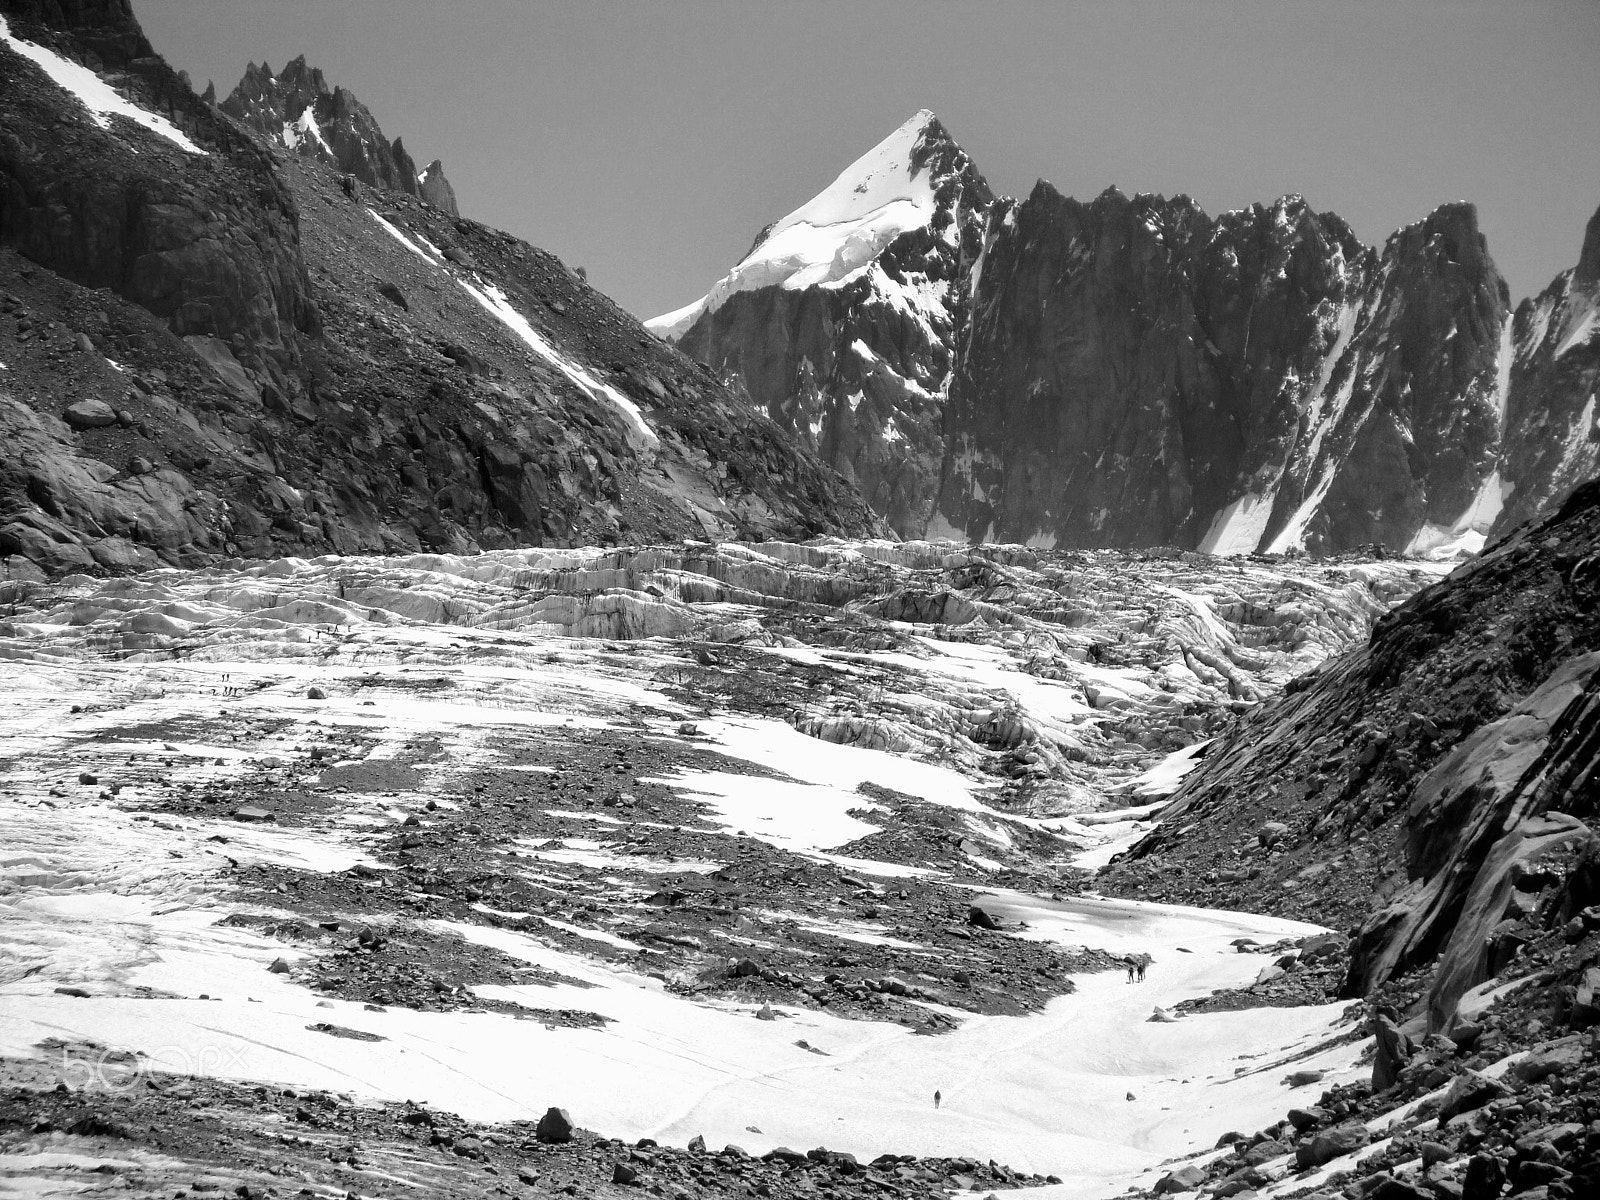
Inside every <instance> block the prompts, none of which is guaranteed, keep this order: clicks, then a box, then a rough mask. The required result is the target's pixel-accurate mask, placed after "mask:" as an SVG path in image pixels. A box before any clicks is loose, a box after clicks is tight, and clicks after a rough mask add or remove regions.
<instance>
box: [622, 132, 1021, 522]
mask: <svg viewBox="0 0 1600 1200" xmlns="http://www.w3.org/2000/svg"><path fill="white" fill-rule="evenodd" d="M993 199H994V197H993V194H992V193H991V192H990V191H989V186H988V184H987V183H985V182H984V180H983V177H982V176H981V175H979V174H978V171H977V169H976V167H975V166H974V165H973V163H972V160H971V159H970V158H969V157H968V156H967V154H966V152H965V151H963V150H962V149H961V148H960V147H959V146H958V145H956V143H955V141H954V140H953V139H952V138H951V137H950V135H949V133H948V132H947V131H946V130H945V128H944V126H943V125H942V124H940V122H939V120H938V118H936V117H935V116H934V115H933V114H932V113H930V112H926V111H924V112H920V113H918V114H917V115H916V116H914V117H913V118H912V119H911V120H910V121H908V122H906V123H905V124H904V125H902V126H901V127H900V128H899V129H897V130H896V131H895V132H894V133H892V134H890V135H889V137H888V138H886V139H885V140H884V141H883V142H881V143H879V144H878V145H877V146H875V147H874V148H873V149H871V150H869V151H868V152H867V153H866V154H864V155H863V156H862V157H861V158H860V159H859V160H857V161H856V162H855V163H853V164H852V165H851V166H850V167H849V168H847V169H846V170H845V171H844V172H843V173H842V174H841V175H840V176H839V178H838V179H836V180H835V181H834V182H833V183H832V184H831V185H830V186H829V187H828V188H827V189H826V190H825V191H824V192H822V193H821V194H820V195H819V196H817V197H816V198H815V199H813V200H812V201H811V202H810V203H808V204H806V205H805V206H803V207H802V208H800V209H797V210H796V211H795V212H793V213H790V214H789V215H788V216H787V217H785V218H784V219H783V220H781V221H779V222H776V223H775V224H774V225H772V226H770V227H769V228H768V229H766V230H764V231H763V232H762V235H761V236H760V237H759V238H757V240H756V244H755V246H753V247H752V248H751V250H750V253H749V254H748V255H747V256H746V257H745V258H744V259H743V260H742V261H741V262H740V263H739V265H738V266H737V267H735V268H734V270H733V272H732V273H730V274H729V275H728V277H727V278H725V279H723V280H722V281H720V282H719V283H718V284H717V285H716V287H714V288H713V289H712V291H711V293H710V294H709V295H707V296H706V297H705V298H703V299H702V300H699V301H696V302H695V303H694V304H692V305H690V306H689V307H688V308H687V309H683V310H680V311H679V312H677V313H670V314H668V315H667V316H665V317H660V318H657V319H656V321H653V322H651V328H652V329H654V330H655V331H656V332H658V333H661V334H663V335H664V336H669V337H676V338H677V339H678V340H679V345H680V346H681V347H682V348H683V349H684V350H685V351H686V352H687V353H689V354H691V355H693V356H694V357H695V358H698V359H699V360H700V361H701V362H704V363H707V364H709V365H710V366H711V367H713V368H714V369H716V370H718V371H725V372H733V373H734V374H736V375H738V377H739V379H740V380H741V381H742V383H743V384H744V386H745V387H746V388H747V389H749V392H750V394H751V396H752V397H753V398H754V399H755V400H756V401H757V402H758V403H759V404H760V405H761V406H762V407H764V408H765V409H766V410H767V412H768V414H769V415H770V416H771V417H772V418H773V420H775V421H777V422H779V423H780V424H781V425H783V426H784V427H785V428H787V429H789V430H791V431H792V432H793V433H794V434H795V435H796V436H797V437H798V438H800V439H801V440H802V441H804V442H805V443H807V444H808V445H811V446H814V447H815V448H816V449H817V450H818V451H819V453H821V454H822V456H823V457H824V458H825V459H826V460H827V461H828V462H829V463H831V464H832V465H833V466H834V467H835V468H837V469H838V470H839V471H840V472H841V473H842V474H843V475H845V477H846V478H849V479H851V480H853V481H854V482H855V483H856V485H857V486H858V487H859V488H860V489H861V492H862V494H863V495H864V496H866V497H867V499H868V500H869V501H870V502H871V504H872V506H873V507H874V508H875V509H876V510H877V511H878V512H880V513H882V514H884V516H885V517H887V518H888V520H889V522H890V524H891V525H893V526H894V527H895V528H896V529H897V530H899V531H900V532H901V533H903V534H906V535H908V536H920V535H921V534H922V533H924V532H925V531H926V530H927V528H928V526H929V522H930V520H931V518H932V515H933V512H932V500H933V496H934V494H935V492H936V490H937V486H938V473H939V467H940V462H941V459H942V456H943V446H944V441H943V434H942V430H941V424H942V420H943V408H944V402H945V399H946V394H947V390H948V385H949V380H950V374H951V370H952V368H953V366H954V356H955V344H956V337H957V333H958V331H959V329H960V328H961V326H962V324H963V321H964V313H965V308H966V280H967V277H968V272H969V270H970V268H971V265H972V263H973V261H974V260H975V259H976V257H977V255H978V252H979V250H980V248H981V244H982V231H983V222H984V218H985V213H986V212H987V210H988V207H989V205H990V204H991V203H992V202H993Z"/></svg>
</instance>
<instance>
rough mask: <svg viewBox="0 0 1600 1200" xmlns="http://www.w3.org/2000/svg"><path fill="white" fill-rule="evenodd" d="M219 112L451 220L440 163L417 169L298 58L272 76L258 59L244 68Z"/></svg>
mask: <svg viewBox="0 0 1600 1200" xmlns="http://www.w3.org/2000/svg"><path fill="white" fill-rule="evenodd" d="M219 107H220V108H221V109H222V111H223V112H225V113H227V114H228V115H229V116H230V117H233V118H234V119H235V120H236V121H240V122H242V123H243V124H245V125H248V126H250V128H252V129H254V130H255V131H256V132H257V133H259V134H260V135H261V136H263V137H265V138H266V139H267V140H268V141H270V142H275V143H277V144H278V145H281V146H286V147H288V148H289V149H291V150H294V151H297V152H298V153H300V154H303V155H306V156H308V157H311V158H317V159H321V160H322V161H323V162H326V163H329V164H330V165H332V166H334V167H337V168H338V169H339V170H340V171H342V172H344V173H345V174H347V175H353V176H355V177H356V178H357V179H359V180H361V182H363V183H365V184H368V185H370V186H371V187H377V188H387V189H388V190H390V191H396V192H407V193H410V194H411V195H413V196H421V197H422V199H424V200H426V201H427V202H428V203H430V204H432V205H434V206H435V207H438V208H442V209H444V210H445V211H446V212H448V213H450V215H451V216H455V215H457V211H456V201H455V192H454V190H453V189H452V188H451V187H450V184H449V182H448V181H447V180H445V178H444V170H443V167H442V166H441V165H440V163H439V160H438V159H435V160H434V161H433V163H432V164H430V165H429V166H428V167H427V168H426V169H425V170H423V171H421V172H419V171H418V170H417V169H416V164H415V163H414V162H412V160H411V156H410V155H409V154H407V153H406V148H405V145H404V144H403V143H402V142H401V140H400V139H399V138H395V139H394V141H393V142H390V141H388V140H387V139H386V138H385V137H384V135H383V130H382V129H381V128H379V126H378V121H377V118H376V117H374V116H373V115H372V113H371V111H370V110H369V109H368V108H367V106H366V105H365V104H363V103H361V101H360V100H358V99H357V98H356V96H355V93H353V92H351V91H350V90H348V89H347V88H343V87H330V86H329V84H328V81H327V78H326V77H325V76H324V75H323V73H322V71H321V69H319V68H317V67H313V66H311V65H310V64H309V63H308V62H307V61H306V56H305V55H304V54H298V55H296V56H295V57H294V58H291V59H290V60H289V61H288V62H287V63H285V64H284V67H283V70H282V71H280V72H279V73H278V74H276V75H274V74H273V73H272V68H271V66H269V65H268V64H267V63H266V62H265V61H263V62H262V63H261V65H260V66H259V67H258V66H256V64H255V63H251V64H250V65H249V66H248V67H246V68H245V73H244V78H242V79H241V80H240V81H239V84H238V86H237V87H235V88H234V89H233V91H232V92H231V93H230V94H229V96H228V98H227V99H226V100H224V101H222V103H221V104H220V105H219Z"/></svg>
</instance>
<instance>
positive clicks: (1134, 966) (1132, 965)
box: [1122, 958, 1139, 983]
mask: <svg viewBox="0 0 1600 1200" xmlns="http://www.w3.org/2000/svg"><path fill="white" fill-rule="evenodd" d="M1122 965H1123V966H1125V967H1127V968H1128V982H1129V983H1132V982H1133V977H1134V975H1135V974H1137V973H1138V970H1139V964H1138V963H1137V962H1135V961H1134V960H1133V959H1131V958H1125V959H1123V960H1122Z"/></svg>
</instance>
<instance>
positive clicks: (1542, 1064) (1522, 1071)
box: [1511, 1035, 1583, 1083]
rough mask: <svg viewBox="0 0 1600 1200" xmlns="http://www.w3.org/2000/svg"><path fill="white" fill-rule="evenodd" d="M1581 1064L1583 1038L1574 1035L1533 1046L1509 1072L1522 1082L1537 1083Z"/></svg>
mask: <svg viewBox="0 0 1600 1200" xmlns="http://www.w3.org/2000/svg"><path fill="white" fill-rule="evenodd" d="M1582 1064H1583V1040H1582V1039H1581V1038H1579V1037H1577V1036H1576V1035H1574V1036H1572V1037H1565V1038H1562V1039H1561V1040H1560V1041H1557V1042H1549V1043H1547V1044H1545V1045H1543V1046H1538V1047H1535V1048H1534V1049H1533V1050H1532V1051H1530V1052H1529V1054H1528V1056H1527V1057H1526V1058H1524V1059H1523V1060H1522V1061H1520V1062H1518V1063H1517V1064H1516V1065H1515V1066H1513V1067H1512V1068H1511V1073H1512V1074H1513V1075H1515V1076H1516V1077H1517V1078H1518V1079H1520V1080H1522V1082H1523V1083H1538V1082H1539V1081H1540V1080H1541V1079H1545V1078H1547V1077H1549V1076H1551V1075H1559V1074H1561V1073H1562V1072H1564V1071H1569V1070H1571V1069H1573V1068H1575V1067H1578V1066H1581V1065H1582Z"/></svg>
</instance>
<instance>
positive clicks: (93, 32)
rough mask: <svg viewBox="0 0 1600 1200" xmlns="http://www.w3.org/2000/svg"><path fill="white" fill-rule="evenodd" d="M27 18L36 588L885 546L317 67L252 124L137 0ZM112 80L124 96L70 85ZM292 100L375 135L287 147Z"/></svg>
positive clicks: (1, 314) (17, 140)
mask: <svg viewBox="0 0 1600 1200" xmlns="http://www.w3.org/2000/svg"><path fill="white" fill-rule="evenodd" d="M0 13H3V14H4V15H5V21H6V29H5V38H4V40H0V67H3V69H0V362H3V363H5V365H6V368H7V369H6V370H5V371H4V372H0V428H3V429H4V430H5V431H6V433H7V437H6V438H5V440H4V442H3V444H0V558H16V559H17V560H18V562H17V563H8V566H13V567H15V569H17V570H22V569H23V566H24V565H25V564H32V566H31V567H28V568H27V569H29V570H33V569H38V570H43V571H46V572H61V571H69V570H127V569H131V568H135V567H139V566H145V567H148V566H154V565H157V564H158V563H160V562H167V563H190V564H196V563H200V562H204V561H206V560H208V559H214V558H223V557H234V556H244V557H259V556H268V555H276V554H280V553H290V554H319V553H325V552H328V551H334V550H337V551H342V552H347V553H348V552H356V551H360V550H363V549H364V550H368V551H388V552H394V551H407V550H422V549H427V550H446V551H454V552H471V551H473V550H476V549H481V548H486V547H493V546H512V545H530V544H531V545H549V544H551V543H560V544H566V543H570V542H572V541H574V540H577V541H584V542H599V543H617V542H626V541H633V540H650V539H654V540H660V539H670V538H674V537H683V536H692V537H707V536H711V537H725V536H729V535H735V536H749V537H753V538H760V537H771V536H788V537H806V536H814V535H817V534H822V533H850V532H855V533H876V532H879V531H881V529H882V526H881V525H880V523H879V521H878V519H877V518H876V517H874V516H873V514H872V513H871V511H870V510H869V509H868V508H867V507H866V505H865V504H864V503H863V502H862V501H861V500H860V499H859V498H858V497H857V496H856V494H855V492H854V491H853V489H852V488H851V487H850V485H849V484H848V483H847V482H846V481H845V480H843V479H842V478H840V477H839V476H838V475H837V474H836V473H835V472H833V471H831V470H830V469H828V468H827V467H826V466H824V465H823V464H822V463H820V462H819V461H818V460H817V458H816V457H815V456H814V455H813V454H812V453H811V452H810V451H809V450H807V449H806V448H804V447H802V446H800V445H798V444H796V442H795V441H794V440H793V439H792V438H791V437H789V436H788V435H787V434H785V433H784V432H783V431H782V430H780V429H779V428H778V427H777V426H775V425H774V424H773V423H772V422H771V421H769V420H768V419H767V418H765V417H763V416H761V415H760V414H757V413H753V412H751V411H750V409H749V406H748V404H747V403H746V402H745V400H744V398H743V397H742V396H741V395H739V394H738V393H735V392H733V391H730V390H729V389H728V388H726V387H724V386H723V385H722V384H721V383H720V382H719V381H718V380H717V379H716V378H715V377H714V376H712V375H711V374H710V373H709V372H708V371H707V370H705V369H704V368H702V367H700V366H697V365H696V364H694V363H693V362H691V361H690V360H689V359H687V358H685V357H684V356H683V355H681V354H679V353H678V352H677V351H675V350H673V349H671V348H669V347H667V346H664V345H662V344H661V343H660V342H659V341H658V340H657V339H654V338H651V337H649V336H648V334H646V332H645V331H644V330H643V328H642V327H640V326H639V324H638V323H637V322H635V321H634V320H633V319H632V318H630V317H628V316H627V314H625V313H623V312H622V311H621V310H620V309H618V308H617V307H616V306H615V305H614V304H612V303H611V302H610V301H609V300H608V299H606V298H605V297H604V296H601V295H600V294H599V293H597V292H595V291H593V290H592V289H590V288H589V287H588V286H587V285H586V284H585V283H584V282H583V280H582V279H581V278H580V277H578V276H577V275H576V274H575V273H574V272H572V271H570V270H568V269H567V268H566V267H565V266H564V265H563V264H562V263H561V262H559V261H558V260H557V259H556V258H555V257H554V256H553V255H550V254H547V253H545V252H543V251H540V250H538V249H536V248H534V247H532V246H528V245H526V244H525V243H522V242H520V241H517V240H516V239H514V238H511V237H509V236H507V235H504V234H501V233H500V232H498V231H496V230H492V229H489V228H488V227H486V226H483V225H480V224H477V223H475V222H471V221H466V220H462V219H460V218H454V217H452V216H451V215H450V214H449V212H448V211H447V210H446V208H445V207H444V206H443V205H442V204H441V203H440V202H439V200H440V199H441V198H443V197H446V196H447V190H448V184H447V183H446V181H445V180H444V179H443V176H442V174H441V173H440V172H439V170H438V165H437V164H433V165H432V166H430V167H429V168H428V170H427V171H425V172H423V176H424V179H423V183H428V182H429V181H431V185H432V187H433V197H434V199H433V201H432V202H427V201H425V200H424V199H421V198H419V197H418V195H417V192H418V189H419V188H420V187H421V186H422V184H420V183H419V182H418V180H417V174H416V172H415V170H414V169H413V168H412V167H411V166H410V165H409V160H408V159H405V158H404V154H403V148H401V147H399V146H398V144H397V143H388V142H386V141H384V140H383V139H382V138H381V137H379V136H378V135H377V133H376V129H377V126H376V123H375V122H372V121H371V120H370V114H366V113H365V110H364V109H361V108H360V107H359V105H357V104H356V102H355V101H354V100H353V99H351V98H350V97H349V96H348V93H344V94H343V98H342V99H341V98H340V95H341V94H340V93H339V92H337V91H329V90H328V89H327V88H326V85H325V84H324V83H323V81H322V80H321V77H320V75H318V74H317V73H316V72H314V71H311V70H309V69H306V68H303V65H299V66H297V65H293V64H292V65H291V66H292V67H293V70H292V71H286V72H285V77H290V76H292V82H293V86H292V87H291V86H290V84H288V83H286V82H285V79H284V78H276V77H271V76H267V75H265V74H264V73H263V72H261V71H260V70H257V71H256V72H254V73H253V75H252V78H254V79H255V80H256V82H257V84H259V87H258V89H257V91H256V92H253V93H251V94H252V95H256V96H257V98H258V99H259V100H260V103H259V104H257V105H256V106H255V107H254V108H252V109H251V112H252V113H253V114H254V117H253V118H252V124H251V125H247V124H245V123H241V122H239V121H236V120H235V119H234V118H232V117H230V116H229V115H228V114H227V113H226V112H225V111H223V110H222V109H221V108H219V107H217V106H213V105H211V104H208V103H206V102H204V101H202V100H201V99H200V98H199V97H197V96H195V95H194V94H193V92H192V91H191V90H190V89H189V87H188V85H187V82H186V81H185V80H184V79H182V78H181V77H179V76H178V75H177V74H176V73H175V72H173V71H172V70H171V69H170V68H169V67H168V66H167V65H166V64H165V63H164V62H163V61H162V60H161V59H160V58H159V56H157V55H155V54H154V52H153V50H152V49H151V48H150V46H149V44H148V43H147V42H146V41H145V40H144V37H143V34H142V33H140V31H139V28H138V25H137V23H135V22H134V20H133V17H132V15H131V13H130V12H129V10H128V8H127V6H126V5H125V4H115V3H105V4H98V3H89V2H87V0H85V2H84V3H79V4H73V3H67V4H50V5H40V4H24V3H5V4H0ZM84 64H87V65H90V66H91V67H93V68H95V69H98V70H101V71H104V72H106V73H107V74H106V78H107V79H109V80H111V81H113V82H114V83H115V85H116V88H118V89H120V91H109V90H105V89H102V90H101V91H100V92H98V93H96V94H95V95H92V96H90V97H89V100H88V101H86V100H83V99H80V98H79V96H78V95H77V94H75V93H74V92H72V91H70V90H68V87H67V86H66V85H64V84H63V83H62V82H59V81H58V80H61V79H65V80H69V81H70V80H71V79H72V78H74V77H73V75H72V71H71V70H70V69H69V68H72V67H75V66H78V67H81V65H84ZM79 78H80V79H81V76H79ZM108 96H109V97H110V99H107V98H106V97H108ZM289 97H298V99H295V100H294V103H299V100H300V99H305V100H306V101H307V107H306V108H304V109H303V110H301V115H302V116H303V115H304V114H305V113H312V114H313V115H314V116H315V114H317V113H320V112H321V111H322V109H323V108H327V109H328V111H329V112H331V113H335V114H343V115H342V116H340V118H339V119H340V120H344V119H345V118H346V117H348V118H349V120H348V122H347V126H348V131H349V132H348V137H345V136H344V135H341V134H340V133H339V132H338V130H337V129H335V128H334V127H332V126H327V127H324V126H320V125H319V126H315V127H316V128H317V129H318V130H320V131H321V134H322V136H323V137H324V138H325V139H327V140H328V141H329V143H330V145H332V147H333V148H334V150H335V151H338V154H339V155H342V157H338V156H336V158H337V163H333V162H329V161H326V158H325V156H324V155H322V154H320V153H318V154H309V153H307V154H300V153H289V152H287V149H286V147H285V144H284V142H283V139H282V137H281V136H279V135H281V133H282V128H283V127H282V124H281V123H280V124H278V125H276V126H273V125H271V123H270V122H268V134H269V135H270V136H263V135H262V134H261V133H260V132H258V128H257V126H258V125H259V122H260V121H265V120H266V116H265V114H266V112H267V110H268V108H269V107H270V105H268V104H267V101H268V100H272V102H273V103H287V102H288V99H287V98H289ZM90 101H92V105H91V104H90ZM86 105H88V106H86ZM95 106H99V107H95ZM272 111H277V110H276V109H273V110H272ZM313 125H315V122H314V121H313ZM308 136H309V133H308ZM297 148H303V147H298V146H297ZM363 162H364V163H365V164H366V165H365V166H364V167H361V170H362V171H365V172H367V173H368V175H370V177H371V178H372V179H373V180H376V181H377V182H378V183H379V184H382V185H384V186H381V187H380V186H373V187H369V186H367V184H366V183H364V182H360V181H358V180H356V179H354V178H352V177H353V176H355V175H357V174H358V173H359V172H358V171H357V170H355V168H356V167H360V165H361V163H363ZM363 178H365V176H363ZM108 411H109V412H110V413H112V414H113V415H114V420H111V421H108V420H106V413H107V412H108ZM23 560H25V563H24V561H23ZM19 564H20V565H19Z"/></svg>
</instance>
